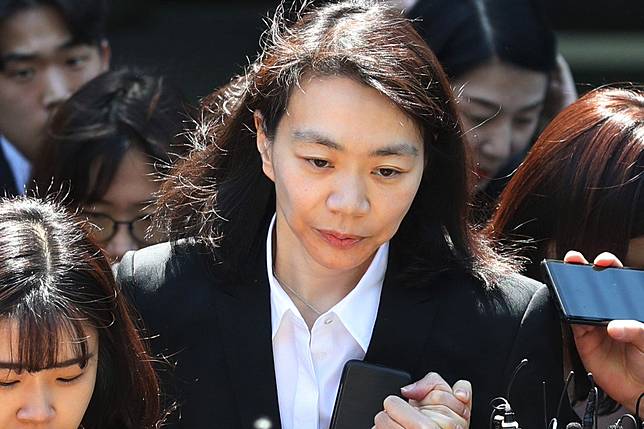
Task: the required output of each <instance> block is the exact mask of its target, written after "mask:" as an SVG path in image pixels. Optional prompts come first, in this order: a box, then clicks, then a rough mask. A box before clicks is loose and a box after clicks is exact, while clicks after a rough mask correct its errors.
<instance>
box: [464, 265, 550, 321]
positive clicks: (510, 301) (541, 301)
mask: <svg viewBox="0 0 644 429" xmlns="http://www.w3.org/2000/svg"><path fill="white" fill-rule="evenodd" d="M457 275H458V277H459V281H458V283H459V284H461V285H465V286H466V287H464V288H461V290H462V292H461V294H462V298H463V301H461V302H464V301H469V302H470V303H471V304H470V305H471V306H473V307H475V308H473V310H474V312H475V313H477V314H480V315H483V316H486V317H489V316H492V315H496V316H497V317H498V318H500V319H504V320H510V319H512V320H519V321H520V320H521V319H523V318H524V317H525V315H526V313H529V312H535V311H536V312H542V311H545V310H548V307H549V306H550V294H549V291H548V288H547V287H546V286H545V285H544V284H543V283H541V282H539V281H536V280H534V279H531V278H529V277H526V276H524V275H521V274H519V273H517V272H509V273H508V274H506V275H505V276H503V277H502V278H499V279H497V280H496V281H493V282H490V281H488V282H487V283H486V282H485V281H483V280H481V279H480V278H477V277H476V276H474V275H472V274H465V273H460V274H457Z"/></svg>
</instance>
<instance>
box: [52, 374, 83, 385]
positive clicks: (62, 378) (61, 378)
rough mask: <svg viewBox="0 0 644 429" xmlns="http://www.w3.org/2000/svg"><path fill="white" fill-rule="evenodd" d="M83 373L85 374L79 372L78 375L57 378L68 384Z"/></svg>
mask: <svg viewBox="0 0 644 429" xmlns="http://www.w3.org/2000/svg"><path fill="white" fill-rule="evenodd" d="M82 375H83V374H82V373H81V374H78V375H76V376H74V377H58V378H57V379H56V380H57V381H60V382H61V383H65V384H68V383H73V382H74V381H76V380H78V379H79V378H80V377H81V376H82Z"/></svg>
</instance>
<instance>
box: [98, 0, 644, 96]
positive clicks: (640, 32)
mask: <svg viewBox="0 0 644 429" xmlns="http://www.w3.org/2000/svg"><path fill="white" fill-rule="evenodd" d="M543 1H544V4H545V10H546V13H547V16H548V19H549V21H550V23H551V25H552V27H553V28H554V29H555V30H556V32H557V35H558V41H559V50H560V52H562V53H563V55H564V57H565V58H566V59H567V60H568V62H569V64H570V67H571V69H572V72H573V75H574V78H575V81H576V82H578V90H579V92H580V93H583V92H586V91H587V90H589V89H590V88H592V87H595V86H598V85H601V84H603V83H611V82H637V83H642V82H644V1H642V0H543ZM276 4H277V2H276V1H267V0H256V1H253V0H236V1H235V0H219V1H217V0H210V1H208V0H181V1H170V0H167V1H162V0H112V13H111V21H110V26H109V33H108V34H109V37H110V40H111V43H112V48H113V54H114V65H121V64H137V65H140V66H143V67H145V68H146V69H147V70H149V71H152V72H157V73H162V74H164V75H166V76H168V77H169V78H170V79H171V80H172V81H173V82H175V83H176V84H177V85H178V86H179V87H180V88H181V89H182V90H183V92H184V94H185V95H186V96H187V97H188V99H189V100H190V101H191V102H192V103H195V104H196V103H197V102H198V100H199V98H201V97H203V96H205V95H207V94H208V93H209V92H210V91H212V90H213V89H214V88H216V87H217V86H219V85H221V84H223V83H225V82H227V81H228V79H229V78H230V77H231V76H232V75H233V74H235V73H238V72H240V71H241V70H242V69H243V67H244V66H246V65H247V64H248V62H249V59H253V58H254V57H255V55H256V54H257V52H258V50H259V44H258V39H259V36H260V34H261V32H262V31H263V29H264V28H265V24H264V23H263V20H264V19H265V18H266V17H267V16H268V15H269V12H271V11H272V10H273V9H274V7H275V5H276ZM517 25H520V23H517Z"/></svg>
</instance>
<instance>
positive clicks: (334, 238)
mask: <svg viewBox="0 0 644 429" xmlns="http://www.w3.org/2000/svg"><path fill="white" fill-rule="evenodd" d="M318 232H319V233H320V236H321V237H322V238H323V239H324V241H326V242H327V243H329V244H330V245H331V246H333V247H336V248H338V249H349V248H351V247H353V246H355V245H356V244H358V243H359V242H360V241H362V239H363V238H364V237H360V236H358V235H349V234H342V233H339V232H335V231H323V230H318Z"/></svg>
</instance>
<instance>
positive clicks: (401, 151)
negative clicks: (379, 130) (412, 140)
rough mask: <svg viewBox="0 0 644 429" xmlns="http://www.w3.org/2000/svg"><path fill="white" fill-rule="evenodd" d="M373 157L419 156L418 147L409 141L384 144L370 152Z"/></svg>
mask: <svg viewBox="0 0 644 429" xmlns="http://www.w3.org/2000/svg"><path fill="white" fill-rule="evenodd" d="M369 156H371V157H377V156H413V157H416V156H418V148H416V146H414V145H412V144H409V143H397V144H392V145H389V146H384V147H381V148H379V149H376V150H374V151H372V152H370V153H369Z"/></svg>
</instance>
